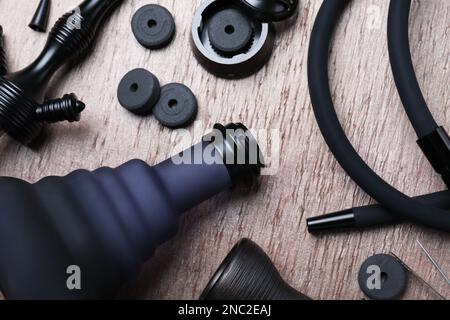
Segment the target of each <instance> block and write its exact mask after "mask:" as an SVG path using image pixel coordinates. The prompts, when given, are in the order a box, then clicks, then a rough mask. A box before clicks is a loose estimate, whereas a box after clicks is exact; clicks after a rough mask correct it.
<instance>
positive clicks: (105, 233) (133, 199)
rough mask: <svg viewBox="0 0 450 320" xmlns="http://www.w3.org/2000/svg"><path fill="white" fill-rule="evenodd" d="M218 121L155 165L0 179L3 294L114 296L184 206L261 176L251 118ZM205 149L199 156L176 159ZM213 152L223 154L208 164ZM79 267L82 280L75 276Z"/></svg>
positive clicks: (167, 236) (168, 234)
mask: <svg viewBox="0 0 450 320" xmlns="http://www.w3.org/2000/svg"><path fill="white" fill-rule="evenodd" d="M215 129H216V130H214V131H213V133H211V134H210V135H207V136H205V137H204V138H203V139H202V142H200V143H199V144H197V145H195V146H193V147H191V148H190V149H188V150H186V151H184V152H182V153H181V154H180V155H181V157H180V155H178V156H175V157H173V158H171V159H168V160H166V161H164V162H162V163H160V164H158V165H156V166H153V167H151V166H149V165H148V164H147V163H145V162H143V161H140V160H133V161H130V162H128V163H126V164H124V165H122V166H120V167H118V168H116V169H111V168H100V169H98V170H95V171H93V172H88V171H85V170H79V171H75V172H73V173H71V174H69V175H68V176H66V177H48V178H44V179H43V180H41V181H39V182H37V183H36V184H29V183H27V182H24V181H21V180H18V179H14V178H0V200H1V203H2V208H1V211H0V288H1V290H2V291H3V293H4V294H5V296H6V298H8V299H103V298H112V297H114V296H115V295H116V293H117V291H118V290H119V289H120V288H121V287H122V286H123V285H124V284H126V282H127V281H128V280H130V279H131V278H132V277H133V276H135V275H136V274H137V272H138V271H139V267H140V266H141V265H142V264H143V263H144V262H145V261H147V260H148V259H150V258H151V256H152V255H153V252H154V251H155V249H156V248H157V247H158V246H159V245H160V244H162V243H164V242H166V241H167V240H169V239H170V238H171V237H173V236H174V235H175V233H176V229H177V220H178V217H179V216H180V215H181V213H183V212H185V211H188V210H190V209H192V208H194V207H195V206H197V205H198V204H200V203H202V202H203V201H205V200H207V199H209V198H211V197H213V196H214V195H216V194H218V193H220V192H223V191H226V190H229V189H230V188H231V187H233V186H235V185H236V184H239V183H243V182H244V183H246V184H247V183H250V184H251V183H254V182H255V181H256V178H257V177H258V176H259V175H260V172H261V167H262V166H263V161H262V156H261V154H260V152H259V147H258V146H257V143H256V140H255V139H254V138H253V136H252V135H251V134H250V133H249V132H248V130H247V129H246V128H245V126H243V125H242V124H230V125H227V126H222V125H216V126H215ZM212 138H214V139H212ZM255 150H257V151H256V152H257V155H256V156H255V155H253V154H252V153H253V152H255ZM199 153H200V154H201V155H202V158H200V160H201V161H198V159H199V158H198V157H197V160H196V161H195V163H193V162H192V161H191V162H188V161H185V162H181V161H179V160H180V159H189V158H190V157H191V156H192V155H194V156H195V155H198V154H199ZM209 154H214V155H218V157H217V161H216V162H214V163H211V162H210V160H209V159H208V158H206V155H209ZM243 156H244V157H245V159H246V160H245V161H243V162H242V161H236V160H237V159H242V157H243ZM230 159H233V161H230ZM251 159H256V161H252V160H251ZM74 268H75V269H78V270H79V271H80V272H79V274H78V275H79V278H78V285H77V281H75V284H74V283H71V282H70V281H71V278H70V275H71V274H70V273H69V271H70V270H75V269H74ZM68 273H69V274H68ZM74 286H75V287H74Z"/></svg>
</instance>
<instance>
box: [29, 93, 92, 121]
mask: <svg viewBox="0 0 450 320" xmlns="http://www.w3.org/2000/svg"><path fill="white" fill-rule="evenodd" d="M85 107H86V105H85V104H84V103H83V102H81V101H80V100H78V98H77V96H76V95H75V94H74V93H71V94H66V95H64V97H62V99H55V100H48V101H46V102H45V103H44V104H41V105H40V106H39V107H37V109H36V118H37V120H38V121H41V122H47V123H56V122H62V121H68V122H75V121H80V117H81V112H82V111H83V110H84V108H85Z"/></svg>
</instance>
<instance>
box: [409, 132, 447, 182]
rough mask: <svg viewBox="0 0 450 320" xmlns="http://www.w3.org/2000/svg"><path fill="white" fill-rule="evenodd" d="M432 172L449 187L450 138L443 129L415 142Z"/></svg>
mask: <svg viewBox="0 0 450 320" xmlns="http://www.w3.org/2000/svg"><path fill="white" fill-rule="evenodd" d="M417 143H418V144H419V146H420V148H421V149H422V151H423V153H424V154H425V156H426V157H427V158H428V161H429V162H430V163H431V165H432V166H433V168H434V170H435V171H436V172H437V173H439V174H440V175H441V176H442V179H443V180H444V182H445V184H446V185H447V187H450V137H449V136H448V133H447V132H446V131H445V129H444V128H443V127H439V128H437V129H436V130H435V131H433V132H432V133H430V134H429V135H427V136H425V137H423V138H422V139H419V140H418V141H417Z"/></svg>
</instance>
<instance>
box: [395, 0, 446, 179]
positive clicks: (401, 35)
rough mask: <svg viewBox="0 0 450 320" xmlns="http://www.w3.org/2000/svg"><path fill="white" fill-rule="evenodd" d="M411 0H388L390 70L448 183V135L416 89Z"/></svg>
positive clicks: (427, 149) (431, 158) (420, 135)
mask: <svg viewBox="0 0 450 320" xmlns="http://www.w3.org/2000/svg"><path fill="white" fill-rule="evenodd" d="M410 10H411V0H395V1H391V3H390V7H389V19H388V45H389V46H388V47H389V57H390V60H391V67H392V73H393V75H394V79H395V84H396V86H397V89H398V92H399V94H400V97H401V100H402V103H403V106H404V108H405V111H406V113H407V115H408V118H409V120H410V121H411V124H412V126H413V128H414V130H415V131H416V133H417V136H418V138H419V140H418V144H419V146H420V148H421V149H422V151H423V153H424V154H425V156H426V157H427V158H428V160H429V162H430V163H431V164H432V166H433V168H434V169H435V171H436V172H437V173H439V174H441V175H442V178H443V180H444V182H445V183H446V184H447V186H450V138H449V136H448V134H447V132H446V131H445V129H444V128H443V127H441V126H438V124H437V123H436V121H435V119H434V118H433V115H432V114H431V112H430V110H429V108H428V106H427V103H426V101H425V98H424V96H423V94H422V91H421V89H420V85H419V82H418V80H417V76H416V74H415V71H414V65H413V62H412V58H411V49H410V44H409V32H408V31H409V14H410Z"/></svg>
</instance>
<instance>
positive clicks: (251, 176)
mask: <svg viewBox="0 0 450 320" xmlns="http://www.w3.org/2000/svg"><path fill="white" fill-rule="evenodd" d="M214 129H216V130H219V131H220V132H221V133H222V135H223V137H224V139H223V141H222V142H223V143H222V144H217V143H215V145H216V150H217V151H218V152H220V153H221V154H222V157H223V159H224V162H225V166H226V167H227V169H228V173H229V174H230V177H231V180H232V182H233V185H234V186H236V185H240V184H241V185H245V186H252V185H254V183H255V182H256V181H257V178H258V177H259V176H260V175H261V169H262V168H264V166H265V164H264V157H263V155H262V153H261V150H260V149H259V145H258V142H257V141H256V139H255V137H254V136H253V135H252V133H251V132H250V131H249V130H248V129H247V127H246V126H244V125H243V124H242V123H230V124H228V125H226V126H223V125H221V124H216V125H215V126H214Z"/></svg>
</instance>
